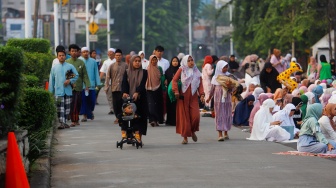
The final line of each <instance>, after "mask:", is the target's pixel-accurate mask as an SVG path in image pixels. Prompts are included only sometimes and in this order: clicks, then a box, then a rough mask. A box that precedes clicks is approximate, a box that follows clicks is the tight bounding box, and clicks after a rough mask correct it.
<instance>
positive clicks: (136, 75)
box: [127, 55, 143, 96]
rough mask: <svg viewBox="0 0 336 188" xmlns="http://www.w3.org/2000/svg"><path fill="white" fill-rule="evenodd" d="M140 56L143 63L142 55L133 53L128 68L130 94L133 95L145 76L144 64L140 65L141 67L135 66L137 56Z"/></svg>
mask: <svg viewBox="0 0 336 188" xmlns="http://www.w3.org/2000/svg"><path fill="white" fill-rule="evenodd" d="M137 57H138V58H140V63H141V57H140V56H139V55H133V56H132V57H131V59H130V65H129V66H128V69H127V77H128V83H129V95H130V96H133V94H134V93H135V91H136V88H137V87H138V86H139V85H140V83H141V81H142V77H143V70H142V66H141V65H140V67H139V68H137V69H136V68H134V67H133V63H134V60H135V58H137Z"/></svg>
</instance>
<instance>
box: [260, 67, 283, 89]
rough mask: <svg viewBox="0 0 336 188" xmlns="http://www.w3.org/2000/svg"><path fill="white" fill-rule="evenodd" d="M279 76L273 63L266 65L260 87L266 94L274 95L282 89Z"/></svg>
mask: <svg viewBox="0 0 336 188" xmlns="http://www.w3.org/2000/svg"><path fill="white" fill-rule="evenodd" d="M278 75H279V73H278V71H277V70H276V69H275V68H274V67H273V66H272V64H271V63H269V62H268V63H265V65H264V68H263V70H262V71H261V73H260V85H261V88H262V89H263V90H264V91H265V92H266V93H274V92H275V90H276V89H278V88H281V84H280V83H279V82H278V80H277V77H278Z"/></svg>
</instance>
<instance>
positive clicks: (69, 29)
mask: <svg viewBox="0 0 336 188" xmlns="http://www.w3.org/2000/svg"><path fill="white" fill-rule="evenodd" d="M70 3H71V1H68V42H67V43H68V45H67V46H69V45H70V31H71V28H70V21H71V20H70V19H71V17H70V11H71V9H70Z"/></svg>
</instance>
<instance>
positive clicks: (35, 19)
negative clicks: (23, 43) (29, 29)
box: [33, 0, 40, 38]
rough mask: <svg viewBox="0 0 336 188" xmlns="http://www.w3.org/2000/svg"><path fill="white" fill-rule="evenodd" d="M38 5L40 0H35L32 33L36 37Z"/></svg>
mask: <svg viewBox="0 0 336 188" xmlns="http://www.w3.org/2000/svg"><path fill="white" fill-rule="evenodd" d="M39 7H40V0H35V10H34V34H33V38H37V20H38V17H39V16H38V11H39Z"/></svg>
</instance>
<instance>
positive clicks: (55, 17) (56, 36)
mask: <svg viewBox="0 0 336 188" xmlns="http://www.w3.org/2000/svg"><path fill="white" fill-rule="evenodd" d="M58 28H59V25H58V4H57V1H54V40H55V41H54V46H55V49H56V47H57V46H58V45H59V35H58V34H59V29H58Z"/></svg>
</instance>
